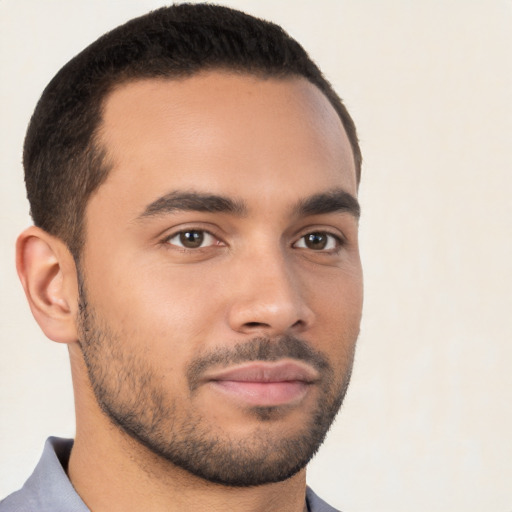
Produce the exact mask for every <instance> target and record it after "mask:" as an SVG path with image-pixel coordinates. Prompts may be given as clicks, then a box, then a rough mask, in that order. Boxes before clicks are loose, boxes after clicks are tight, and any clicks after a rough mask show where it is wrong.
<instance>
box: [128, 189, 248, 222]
mask: <svg viewBox="0 0 512 512" xmlns="http://www.w3.org/2000/svg"><path fill="white" fill-rule="evenodd" d="M176 211H196V212H208V213H231V214H234V215H236V216H238V217H243V216H244V215H247V207H246V206H245V205H244V204H243V203H242V202H241V201H235V200H233V199H230V198H229V197H224V196H218V195H215V194H203V193H200V192H179V191H178V192H171V193H169V194H166V195H165V196H162V197H160V198H158V199H157V200H156V201H153V202H152V203H151V204H149V205H148V206H147V207H146V208H145V210H144V211H143V212H142V214H141V215H139V216H138V219H144V218H146V217H155V216H158V215H165V214H168V213H174V212H176Z"/></svg>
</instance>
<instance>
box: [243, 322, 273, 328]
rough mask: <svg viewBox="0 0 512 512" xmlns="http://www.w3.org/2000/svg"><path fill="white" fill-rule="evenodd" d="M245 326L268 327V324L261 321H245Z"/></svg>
mask: <svg viewBox="0 0 512 512" xmlns="http://www.w3.org/2000/svg"><path fill="white" fill-rule="evenodd" d="M245 326H246V327H249V328H258V327H269V325H268V324H264V323H262V322H247V323H246V324H245Z"/></svg>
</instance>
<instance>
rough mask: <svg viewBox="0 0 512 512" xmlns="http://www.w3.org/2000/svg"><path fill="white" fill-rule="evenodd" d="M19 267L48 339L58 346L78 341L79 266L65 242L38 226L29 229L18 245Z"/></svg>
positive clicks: (27, 295) (35, 313) (22, 280)
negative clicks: (76, 264) (77, 268)
mask: <svg viewBox="0 0 512 512" xmlns="http://www.w3.org/2000/svg"><path fill="white" fill-rule="evenodd" d="M16 268H17V270H18V275H19V278H20V280H21V283H22V285H23V288H24V290H25V295H26V297H27V300H28V302H29V305H30V309H31V311H32V314H33V315H34V318H35V319H36V321H37V323H38V324H39V326H40V327H41V329H42V330H43V332H44V333H45V334H46V336H47V337H48V338H50V339H51V340H53V341H57V342H59V343H72V342H74V341H76V339H77V329H76V313H77V304H78V287H77V276H76V267H75V263H74V260H73V257H72V255H71V253H70V252H69V250H68V249H67V247H66V245H65V244H64V242H62V240H60V239H58V238H56V237H54V236H52V235H50V234H48V233H47V232H45V231H43V230H42V229H40V228H37V227H35V226H32V227H30V228H28V229H26V230H25V231H24V232H23V233H21V235H20V236H19V237H18V240H17V243H16Z"/></svg>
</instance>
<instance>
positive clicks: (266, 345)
mask: <svg viewBox="0 0 512 512" xmlns="http://www.w3.org/2000/svg"><path fill="white" fill-rule="evenodd" d="M285 358H286V359H295V360H298V361H303V362H305V363H307V364H309V365H311V366H312V367H313V368H315V369H316V370H317V371H318V372H319V373H320V375H325V374H327V376H328V377H331V375H332V368H331V365H330V364H329V361H328V359H327V357H326V356H325V355H324V354H322V353H321V352H319V351H318V350H315V349H313V348H312V347H311V346H310V345H309V344H308V343H307V342H305V341H304V340H301V339H300V338H296V337H294V336H281V337H279V338H277V339H272V338H268V337H256V338H253V339H251V340H249V341H245V342H242V343H237V344H236V345H233V346H229V347H219V348H217V349H215V350H213V351H212V352H209V353H208V354H205V355H204V356H201V357H198V358H196V359H194V361H192V363H191V364H190V365H189V367H188V369H187V380H188V384H189V389H190V391H194V390H195V389H196V388H197V387H198V386H199V384H200V382H201V377H202V375H203V374H204V373H205V372H206V371H208V370H211V369H213V368H219V367H220V368H224V367H229V366H233V365H237V364H241V363H248V362H252V361H278V360H280V359H285ZM329 380H330V379H329Z"/></svg>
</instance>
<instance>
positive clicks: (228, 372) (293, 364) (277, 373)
mask: <svg viewBox="0 0 512 512" xmlns="http://www.w3.org/2000/svg"><path fill="white" fill-rule="evenodd" d="M318 378H319V375H318V372H317V371H316V370H315V369H314V368H312V367H311V366H310V365H309V364H307V363H303V362H301V361H293V360H281V361H251V362H249V363H244V364H240V365H237V366H233V367H230V368H227V369H222V370H218V371H213V372H210V373H208V375H206V379H205V380H208V381H236V382H262V383H266V382H268V383H271V382H291V381H300V382H306V383H313V382H315V381H316V380H318Z"/></svg>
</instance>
